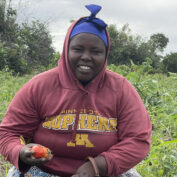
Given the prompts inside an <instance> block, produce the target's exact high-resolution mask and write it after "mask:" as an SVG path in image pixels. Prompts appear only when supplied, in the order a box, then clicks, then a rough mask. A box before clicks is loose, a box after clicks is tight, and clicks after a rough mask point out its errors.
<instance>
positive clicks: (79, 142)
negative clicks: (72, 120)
mask: <svg viewBox="0 0 177 177" xmlns="http://www.w3.org/2000/svg"><path fill="white" fill-rule="evenodd" d="M67 146H68V147H75V146H85V147H94V145H93V144H92V143H91V142H90V140H89V139H88V134H76V139H75V143H74V142H72V141H70V142H68V143H67Z"/></svg>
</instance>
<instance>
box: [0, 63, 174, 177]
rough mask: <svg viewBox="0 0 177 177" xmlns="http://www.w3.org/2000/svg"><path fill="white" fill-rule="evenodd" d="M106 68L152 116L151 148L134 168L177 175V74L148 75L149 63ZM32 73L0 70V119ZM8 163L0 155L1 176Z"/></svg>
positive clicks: (163, 176) (157, 175)
mask: <svg viewBox="0 0 177 177" xmlns="http://www.w3.org/2000/svg"><path fill="white" fill-rule="evenodd" d="M108 68H109V69H111V70H113V71H115V72H118V73H120V74H121V75H123V76H125V77H126V78H127V79H128V80H129V81H130V82H131V83H132V84H133V85H134V86H135V88H136V89H137V91H138V92H139V94H140V96H141V98H142V100H143V102H144V104H145V106H146V108H147V110H148V112H149V115H150V118H151V122H152V126H153V131H152V136H151V141H152V143H151V150H150V153H149V155H148V157H147V158H146V159H145V160H143V161H142V162H141V163H140V164H138V165H137V166H136V169H137V170H138V172H139V173H140V174H141V175H142V177H177V170H176V167H177V131H176V127H177V91H176V89H177V74H173V73H170V76H166V75H163V74H148V71H149V70H151V68H150V67H149V65H141V66H136V65H132V66H131V67H127V66H119V67H116V66H114V65H110V66H109V67H108ZM145 71H146V72H145ZM34 74H35V73H34ZM34 74H32V75H26V76H23V77H20V76H12V74H11V73H8V72H0V80H1V82H0V121H1V119H2V118H3V116H4V114H5V112H6V110H7V107H8V105H9V103H10V101H11V99H12V98H13V96H14V95H15V93H16V92H17V91H18V90H19V88H20V87H21V86H22V85H23V84H24V83H25V82H27V81H28V80H29V79H30V78H31V77H32V76H33V75H34ZM10 166H11V165H10V164H9V163H8V162H7V161H5V160H4V159H3V157H2V156H0V176H2V177H5V176H6V174H7V171H8V169H9V168H10Z"/></svg>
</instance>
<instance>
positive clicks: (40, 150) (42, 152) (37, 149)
mask: <svg viewBox="0 0 177 177" xmlns="http://www.w3.org/2000/svg"><path fill="white" fill-rule="evenodd" d="M31 150H32V151H34V157H35V158H37V159H38V158H42V157H43V158H48V157H49V156H51V150H50V149H49V148H47V147H44V146H41V145H35V146H33V147H32V148H31Z"/></svg>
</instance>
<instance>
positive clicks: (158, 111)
mask: <svg viewBox="0 0 177 177" xmlns="http://www.w3.org/2000/svg"><path fill="white" fill-rule="evenodd" d="M16 16H17V11H16V10H14V9H12V8H11V7H10V5H9V6H8V7H7V6H6V1H5V0H0V122H1V120H2V118H3V116H4V114H5V112H6V110H7V107H8V105H9V103H10V101H11V100H12V98H13V96H14V95H15V93H16V92H17V91H18V90H19V88H20V87H21V86H22V85H23V84H24V83H25V82H27V81H28V80H29V79H30V78H31V77H33V76H34V75H36V74H37V73H39V72H42V71H44V70H47V69H50V68H52V67H54V66H56V65H57V61H58V59H59V56H60V53H59V52H56V51H55V50H54V48H53V47H52V38H51V36H50V33H49V31H48V29H47V25H46V24H43V23H41V22H40V21H33V22H31V23H30V24H28V23H22V24H18V23H17V22H16ZM108 30H109V33H110V39H111V51H110V57H109V60H108V64H109V65H108V69H111V70H113V71H115V72H117V73H119V74H121V75H123V76H125V77H126V78H127V79H128V80H129V81H131V83H132V84H133V85H134V86H135V88H136V89H137V91H138V92H139V94H140V96H141V98H142V99H143V101H144V104H145V106H146V108H147V110H148V112H149V115H150V118H151V121H152V125H153V131H152V145H151V151H150V153H149V155H148V157H147V158H146V159H145V160H144V161H142V162H141V163H140V164H138V165H137V166H136V168H137V170H138V171H139V172H140V173H141V175H142V176H143V177H147V176H148V177H161V176H163V177H177V170H176V166H177V131H176V127H177V92H176V88H177V74H176V73H177V53H170V54H167V55H166V56H163V55H162V52H163V50H164V49H165V47H166V46H167V45H168V42H169V39H168V38H167V37H166V36H165V35H164V34H162V33H157V34H152V35H151V36H150V38H149V39H148V40H145V39H143V38H142V37H141V36H138V35H133V34H132V33H131V29H130V28H129V26H128V24H125V25H124V26H123V27H122V28H121V29H117V27H116V25H109V26H108ZM10 166H11V165H10V164H9V163H8V162H6V161H5V160H4V159H3V157H2V156H0V176H6V174H7V171H8V169H9V167H10Z"/></svg>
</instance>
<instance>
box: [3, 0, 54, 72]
mask: <svg viewBox="0 0 177 177" xmlns="http://www.w3.org/2000/svg"><path fill="white" fill-rule="evenodd" d="M5 2H6V1H5V0H0V5H2V6H1V8H0V10H2V11H0V21H1V22H2V23H1V24H0V69H3V68H5V67H9V69H11V70H13V71H14V72H15V73H21V74H23V73H25V72H26V71H29V70H30V69H31V68H34V67H35V66H41V65H42V66H45V67H46V66H48V65H49V63H50V61H51V60H52V58H53V54H54V52H55V51H54V48H53V47H52V38H51V36H50V34H49V31H48V29H47V26H46V25H45V24H44V23H41V22H39V21H33V22H32V23H30V24H27V23H23V24H21V25H20V24H18V23H17V22H16V16H17V11H16V10H14V9H12V8H11V6H10V4H9V6H8V8H5ZM10 2H11V1H10ZM5 9H6V11H5Z"/></svg>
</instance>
